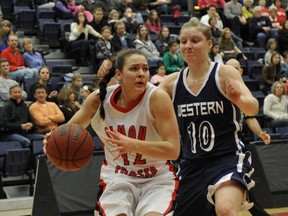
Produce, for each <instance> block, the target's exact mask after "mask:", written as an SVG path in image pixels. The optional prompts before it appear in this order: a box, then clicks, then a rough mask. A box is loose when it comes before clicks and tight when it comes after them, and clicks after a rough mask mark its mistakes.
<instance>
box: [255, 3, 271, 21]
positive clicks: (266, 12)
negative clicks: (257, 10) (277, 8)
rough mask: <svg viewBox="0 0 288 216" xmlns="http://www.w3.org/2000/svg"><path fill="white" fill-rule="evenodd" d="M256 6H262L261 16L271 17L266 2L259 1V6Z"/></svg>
mask: <svg viewBox="0 0 288 216" xmlns="http://www.w3.org/2000/svg"><path fill="white" fill-rule="evenodd" d="M256 6H260V7H261V15H262V16H267V17H269V16H270V11H269V9H268V8H267V7H266V0H259V1H258V5H256Z"/></svg>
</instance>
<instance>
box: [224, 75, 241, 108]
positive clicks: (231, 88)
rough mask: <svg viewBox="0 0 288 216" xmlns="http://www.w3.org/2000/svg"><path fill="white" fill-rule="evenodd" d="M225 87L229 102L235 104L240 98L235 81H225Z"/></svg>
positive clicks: (238, 87)
mask: <svg viewBox="0 0 288 216" xmlns="http://www.w3.org/2000/svg"><path fill="white" fill-rule="evenodd" d="M225 86H226V94H227V96H228V98H229V100H230V101H231V102H233V103H236V102H237V101H238V100H239V99H240V96H241V89H240V86H239V84H238V83H237V81H235V80H233V79H227V80H226V81H225Z"/></svg>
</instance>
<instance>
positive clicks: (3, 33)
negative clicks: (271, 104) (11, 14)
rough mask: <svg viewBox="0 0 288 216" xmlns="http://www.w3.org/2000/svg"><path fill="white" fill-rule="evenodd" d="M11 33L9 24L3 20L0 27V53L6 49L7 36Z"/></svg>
mask: <svg viewBox="0 0 288 216" xmlns="http://www.w3.org/2000/svg"><path fill="white" fill-rule="evenodd" d="M10 33H11V23H10V21H9V20H3V21H2V22H1V25H0V53H1V52H2V50H4V49H5V48H6V47H7V42H8V36H9V34H10Z"/></svg>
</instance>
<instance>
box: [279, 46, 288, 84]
mask: <svg viewBox="0 0 288 216" xmlns="http://www.w3.org/2000/svg"><path fill="white" fill-rule="evenodd" d="M283 60H284V61H283V63H281V72H280V74H281V75H280V76H281V77H282V79H283V78H284V80H285V83H287V80H288V51H286V52H284V54H283ZM286 85H287V84H286Z"/></svg>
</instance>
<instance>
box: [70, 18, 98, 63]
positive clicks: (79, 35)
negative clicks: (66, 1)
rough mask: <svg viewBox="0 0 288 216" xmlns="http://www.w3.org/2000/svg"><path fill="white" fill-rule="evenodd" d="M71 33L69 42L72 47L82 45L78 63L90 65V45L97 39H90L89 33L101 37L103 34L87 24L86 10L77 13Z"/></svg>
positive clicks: (71, 26)
mask: <svg viewBox="0 0 288 216" xmlns="http://www.w3.org/2000/svg"><path fill="white" fill-rule="evenodd" d="M70 29H71V34H70V36H69V42H70V47H71V49H74V48H76V47H80V53H79V57H80V59H76V61H77V63H78V64H81V65H88V62H89V59H90V58H91V56H90V55H91V54H90V52H89V48H90V45H91V46H93V45H94V43H95V41H94V40H93V39H89V35H93V36H94V37H97V38H101V37H102V36H101V34H100V33H99V32H97V31H95V30H94V29H93V28H92V27H91V26H90V25H89V24H87V20H86V16H85V14H84V12H79V13H76V14H75V17H74V22H72V23H71V25H70Z"/></svg>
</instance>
